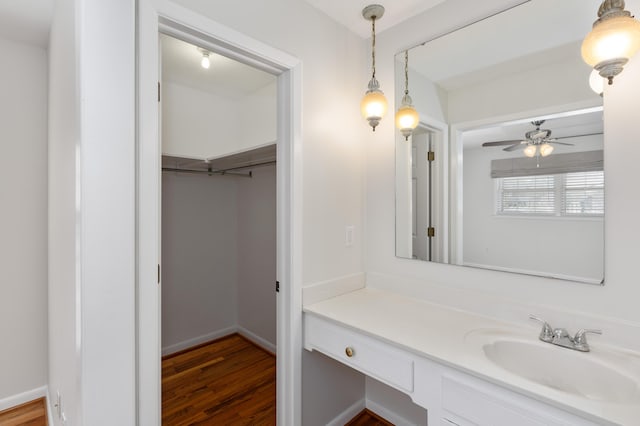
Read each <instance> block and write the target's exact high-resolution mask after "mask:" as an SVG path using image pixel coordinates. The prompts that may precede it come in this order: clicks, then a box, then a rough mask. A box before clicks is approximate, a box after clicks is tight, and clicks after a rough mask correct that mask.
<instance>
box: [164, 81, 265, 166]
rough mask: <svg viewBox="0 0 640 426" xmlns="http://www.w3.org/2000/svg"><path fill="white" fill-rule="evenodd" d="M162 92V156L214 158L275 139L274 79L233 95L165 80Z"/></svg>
mask: <svg viewBox="0 0 640 426" xmlns="http://www.w3.org/2000/svg"><path fill="white" fill-rule="evenodd" d="M274 80H275V77H274ZM162 94H163V102H162V117H163V118H162V152H163V154H165V155H172V156H176V157H186V158H216V157H222V156H224V155H228V154H232V153H235V152H239V151H244V150H247V149H251V148H255V147H257V146H262V145H265V144H270V143H273V142H275V140H276V123H277V120H276V84H275V81H274V83H273V84H270V85H267V86H265V87H263V88H262V89H259V90H257V91H256V92H254V93H252V94H250V95H247V96H241V97H237V98H227V97H221V96H217V95H214V94H212V93H208V92H205V91H203V90H198V89H194V88H192V87H189V86H185V85H183V84H179V83H175V82H171V81H165V82H164V83H163V91H162Z"/></svg>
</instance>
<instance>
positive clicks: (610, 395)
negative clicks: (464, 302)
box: [304, 288, 640, 426]
mask: <svg viewBox="0 0 640 426" xmlns="http://www.w3.org/2000/svg"><path fill="white" fill-rule="evenodd" d="M538 332H539V330H538V329H537V328H535V327H534V326H533V324H532V326H531V327H524V326H520V327H518V326H514V325H513V324H510V323H507V322H502V321H497V320H494V319H490V318H487V317H482V316H478V315H474V314H470V313H466V312H462V311H457V310H453V309H450V308H445V307H442V306H438V305H434V304H431V303H428V302H426V301H422V300H418V299H413V298H409V297H405V296H401V295H397V294H395V293H391V292H386V291H382V290H376V289H367V288H364V289H360V290H357V291H353V292H351V293H347V294H344V295H341V296H338V297H334V298H331V299H327V300H324V301H321V302H318V303H314V304H311V305H308V306H305V308H304V346H305V348H306V349H307V350H310V351H312V350H315V351H319V352H321V353H323V354H325V355H327V356H329V357H331V358H334V359H335V360H337V361H339V362H342V363H344V364H346V365H348V366H350V367H352V368H354V369H356V370H358V371H360V372H362V373H364V374H366V375H368V376H370V377H373V378H375V379H377V380H379V381H380V382H383V383H385V384H387V385H389V386H391V387H393V388H395V389H397V390H399V391H401V392H403V393H405V394H407V395H409V396H410V397H411V399H412V400H413V401H414V402H415V403H416V404H418V405H420V406H422V407H424V408H426V409H427V412H428V423H429V425H442V426H451V425H459V426H472V425H479V426H483V425H486V426H503V425H504V426H513V425H518V426H534V425H550V426H561V425H562V426H566V425H571V426H578V425H580V426H584V425H616V424H620V425H625V426H631V425H639V424H640V388H639V387H638V383H640V355H638V354H637V353H634V352H629V351H623V350H617V349H614V348H609V347H606V346H605V345H602V344H598V342H597V341H596V340H595V339H594V342H595V343H594V342H592V345H591V352H586V353H582V352H578V351H574V350H569V349H565V348H561V347H557V346H554V345H551V344H549V343H544V342H541V341H539V340H538ZM547 367H548V368H547ZM565 372H566V374H564V373H565Z"/></svg>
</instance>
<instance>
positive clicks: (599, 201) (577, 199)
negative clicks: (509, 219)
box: [496, 170, 604, 217]
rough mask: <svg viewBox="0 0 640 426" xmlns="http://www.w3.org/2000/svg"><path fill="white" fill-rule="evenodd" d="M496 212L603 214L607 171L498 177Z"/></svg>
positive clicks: (501, 213) (530, 214)
mask: <svg viewBox="0 0 640 426" xmlns="http://www.w3.org/2000/svg"><path fill="white" fill-rule="evenodd" d="M496 214H497V215H501V216H505V215H513V216H518V215H522V216H558V217H561V216H571V217H592V216H595V217H598V216H603V215H604V172H603V171H602V170H599V171H590V172H575V173H560V174H554V175H539V176H515V177H504V178H497V179H496Z"/></svg>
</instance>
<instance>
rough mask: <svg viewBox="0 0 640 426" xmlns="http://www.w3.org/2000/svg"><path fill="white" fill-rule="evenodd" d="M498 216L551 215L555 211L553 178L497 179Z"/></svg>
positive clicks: (523, 177) (549, 176)
mask: <svg viewBox="0 0 640 426" xmlns="http://www.w3.org/2000/svg"><path fill="white" fill-rule="evenodd" d="M498 193H499V196H498V197H497V200H498V214H539V215H552V214H554V213H555V210H556V197H555V179H554V177H553V176H551V175H548V176H522V177H508V178H499V179H498Z"/></svg>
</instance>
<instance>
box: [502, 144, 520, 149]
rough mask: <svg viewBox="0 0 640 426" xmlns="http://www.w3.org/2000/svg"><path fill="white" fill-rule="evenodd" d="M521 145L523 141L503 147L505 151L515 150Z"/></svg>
mask: <svg viewBox="0 0 640 426" xmlns="http://www.w3.org/2000/svg"><path fill="white" fill-rule="evenodd" d="M520 145H522V142H520V143H517V144H515V145H511V146H508V147H506V148H503V149H502V150H503V151H515V150H516V149H518V148H520Z"/></svg>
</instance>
